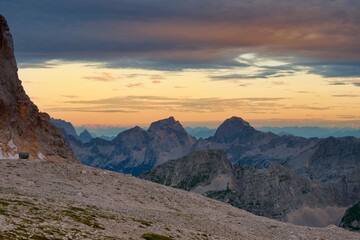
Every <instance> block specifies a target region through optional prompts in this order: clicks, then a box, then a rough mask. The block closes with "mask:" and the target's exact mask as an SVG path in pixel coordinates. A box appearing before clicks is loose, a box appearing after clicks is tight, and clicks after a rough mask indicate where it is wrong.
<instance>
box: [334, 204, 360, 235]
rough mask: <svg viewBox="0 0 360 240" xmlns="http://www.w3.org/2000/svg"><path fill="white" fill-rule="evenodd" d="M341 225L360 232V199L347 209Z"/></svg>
mask: <svg viewBox="0 0 360 240" xmlns="http://www.w3.org/2000/svg"><path fill="white" fill-rule="evenodd" d="M339 226H340V227H342V228H345V229H348V230H351V231H358V232H360V201H359V202H358V203H356V204H355V205H354V206H352V207H350V208H349V209H347V210H346V212H345V215H344V217H343V218H342V219H341V222H340V225H339Z"/></svg>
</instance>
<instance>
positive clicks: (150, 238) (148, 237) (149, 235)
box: [141, 233, 174, 240]
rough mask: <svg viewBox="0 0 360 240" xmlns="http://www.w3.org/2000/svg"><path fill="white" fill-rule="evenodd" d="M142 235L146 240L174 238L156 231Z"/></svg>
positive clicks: (170, 239)
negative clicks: (155, 232)
mask: <svg viewBox="0 0 360 240" xmlns="http://www.w3.org/2000/svg"><path fill="white" fill-rule="evenodd" d="M141 237H142V238H143V239H146V240H174V239H173V238H171V237H166V236H162V235H158V234H154V233H145V234H143V235H142V236H141Z"/></svg>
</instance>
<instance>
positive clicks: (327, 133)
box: [75, 126, 360, 140]
mask: <svg viewBox="0 0 360 240" xmlns="http://www.w3.org/2000/svg"><path fill="white" fill-rule="evenodd" d="M127 129H128V128H124V127H91V128H89V127H83V126H82V127H75V130H76V132H77V133H78V135H79V134H80V133H81V132H83V131H84V130H88V131H89V132H90V134H91V135H92V137H93V138H95V137H99V138H102V139H105V140H112V139H114V138H115V137H116V135H118V134H119V133H121V132H123V131H125V130H127ZM257 129H258V130H260V131H263V132H272V133H275V134H277V135H280V136H284V135H292V136H298V137H305V138H311V137H318V138H327V137H347V136H353V137H356V138H360V129H358V128H328V127H318V126H302V127H297V126H290V127H271V126H264V127H258V128H257ZM185 130H186V131H187V132H188V133H189V134H190V135H192V136H194V137H195V138H198V139H199V138H208V137H211V136H213V135H214V134H215V131H216V129H214V128H208V127H202V126H199V127H185Z"/></svg>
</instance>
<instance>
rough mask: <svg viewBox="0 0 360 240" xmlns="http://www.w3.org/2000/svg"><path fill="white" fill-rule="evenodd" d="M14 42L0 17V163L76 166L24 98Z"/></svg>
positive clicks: (45, 119)
mask: <svg viewBox="0 0 360 240" xmlns="http://www.w3.org/2000/svg"><path fill="white" fill-rule="evenodd" d="M17 70H18V69H17V65H16V60H15V55H14V44H13V39H12V36H11V33H10V30H9V26H8V24H7V22H6V20H5V18H4V17H3V16H1V15H0V159H5V158H18V157H19V152H28V153H29V154H30V159H37V158H42V159H48V160H56V161H57V160H62V161H65V160H66V161H71V162H77V159H76V157H75V156H74V154H73V152H72V150H71V149H70V148H69V147H68V146H67V144H66V142H65V140H64V138H63V136H62V135H61V133H60V131H59V130H58V129H57V128H56V127H55V126H54V125H52V124H51V123H50V117H49V115H48V114H46V113H41V112H39V109H38V108H37V106H36V105H35V104H34V103H33V102H32V101H31V100H30V98H29V97H28V96H27V95H26V93H25V90H24V88H23V87H22V84H21V81H20V80H19V77H18V74H17Z"/></svg>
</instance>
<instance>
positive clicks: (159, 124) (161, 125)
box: [148, 117, 185, 132]
mask: <svg viewBox="0 0 360 240" xmlns="http://www.w3.org/2000/svg"><path fill="white" fill-rule="evenodd" d="M165 129H177V130H184V128H183V126H182V125H181V124H180V122H179V121H176V120H175V118H174V117H169V118H165V119H162V120H159V121H156V122H153V123H151V125H150V127H149V129H148V131H149V132H154V131H157V130H165ZM184 131H185V130H184Z"/></svg>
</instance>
